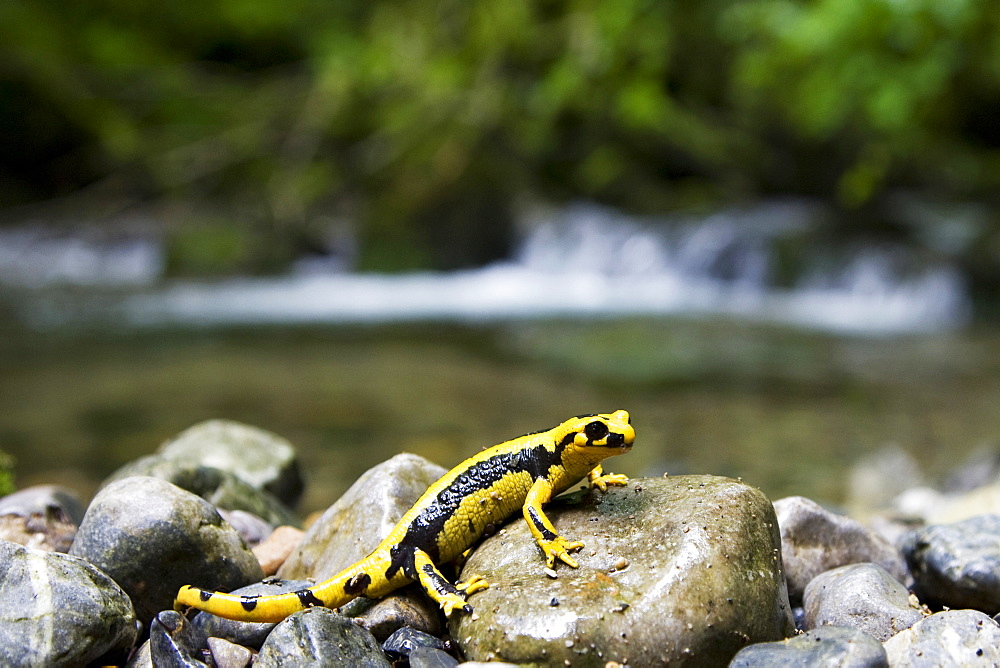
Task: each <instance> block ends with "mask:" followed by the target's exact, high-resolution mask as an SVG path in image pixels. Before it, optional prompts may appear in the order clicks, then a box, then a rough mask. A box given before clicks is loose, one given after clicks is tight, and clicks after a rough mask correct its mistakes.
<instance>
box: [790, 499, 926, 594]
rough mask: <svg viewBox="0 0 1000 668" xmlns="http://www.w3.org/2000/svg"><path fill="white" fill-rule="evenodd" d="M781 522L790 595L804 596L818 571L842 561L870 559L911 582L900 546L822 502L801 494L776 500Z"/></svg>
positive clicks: (835, 565)
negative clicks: (825, 507)
mask: <svg viewBox="0 0 1000 668" xmlns="http://www.w3.org/2000/svg"><path fill="white" fill-rule="evenodd" d="M774 511H775V513H776V514H777V516H778V526H779V527H780V528H781V553H782V556H783V558H784V560H785V574H786V575H787V577H788V597H789V599H791V602H792V603H793V604H798V603H799V602H800V601H801V600H802V594H803V592H805V589H806V585H807V584H809V581H810V580H812V579H813V578H814V577H816V576H817V575H819V574H820V573H823V572H824V571H828V570H830V569H832V568H837V567H838V566H846V565H847V564H856V563H861V562H866V561H868V562H871V563H874V564H878V565H879V566H881V567H882V568H884V569H885V570H886V571H888V572H889V575H891V576H892V577H893V578H894V579H896V580H898V581H900V582H903V583H904V584H905V583H907V581H908V578H907V575H908V574H907V571H906V565H905V564H904V562H903V557H902V555H900V553H899V551H898V550H897V549H896V548H895V547H893V546H892V545H891V544H890V543H889V542H888V541H886V540H885V539H884V538H882V537H881V536H879V535H878V534H876V533H875V532H873V531H871V530H869V529H866V528H865V527H864V526H863V525H862V524H861V523H860V522H858V521H857V520H853V519H851V518H849V517H844V516H843V515H837V514H836V513H831V512H830V511H828V510H826V509H824V508H822V507H821V506H820V505H819V504H817V503H816V502H815V501H811V500H809V499H807V498H805V497H802V496H790V497H787V498H784V499H779V500H777V501H775V502H774Z"/></svg>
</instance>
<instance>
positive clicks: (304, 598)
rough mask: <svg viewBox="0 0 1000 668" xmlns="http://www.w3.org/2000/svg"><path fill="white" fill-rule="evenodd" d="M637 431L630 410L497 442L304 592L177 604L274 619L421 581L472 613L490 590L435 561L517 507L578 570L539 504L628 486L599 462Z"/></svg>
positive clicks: (187, 591) (547, 550)
mask: <svg viewBox="0 0 1000 668" xmlns="http://www.w3.org/2000/svg"><path fill="white" fill-rule="evenodd" d="M634 441H635V430H633V429H632V425H631V423H630V420H629V414H628V412H626V411H623V410H619V411H615V412H614V413H602V414H598V415H583V416H579V417H575V418H572V419H570V420H567V421H566V422H563V423H562V424H560V425H559V426H557V427H554V428H553V429H549V430H548V431H542V432H538V433H535V434H528V435H526V436H521V437H520V438H515V439H513V440H510V441H506V442H504V443H501V444H500V445H495V446H493V447H492V448H489V449H487V450H483V451H482V452H480V453H478V454H476V455H474V456H472V457H470V458H468V459H466V460H465V461H463V462H462V463H461V464H459V465H458V466H456V467H455V468H453V469H452V470H450V471H448V473H446V474H445V475H444V476H443V477H442V478H441V479H440V480H438V481H437V482H435V483H434V484H433V485H431V486H430V487H429V488H428V489H427V491H426V492H424V494H423V495H422V496H421V497H420V499H418V500H417V502H416V503H415V504H414V505H413V507H412V508H410V509H409V510H408V511H407V512H406V514H405V515H403V517H402V519H400V521H399V523H398V524H396V526H395V527H394V528H393V529H392V531H391V532H389V535H388V536H386V537H385V539H383V540H382V542H381V543H379V544H378V547H376V548H375V549H374V550H373V551H372V552H371V554H369V555H368V556H367V557H365V558H364V559H362V560H361V561H359V562H357V563H355V564H353V565H351V566H349V567H348V568H345V569H344V570H343V571H341V572H340V573H338V574H337V575H335V576H333V577H332V578H330V579H329V580H325V581H323V582H320V583H319V584H316V585H314V586H312V587H309V588H307V589H302V590H300V591H296V592H291V593H287V594H276V595H262V596H237V595H233V594H223V593H219V592H213V591H208V590H204V589H198V588H197V587H192V586H184V587H181V589H180V591H179V592H178V593H177V599H176V601H175V604H174V605H175V607H176V608H177V609H178V610H181V609H184V608H186V607H191V608H197V609H199V610H204V611H206V612H209V613H211V614H213V615H218V616H219V617H227V618H229V619H235V620H239V621H245V622H278V621H281V620H282V619H284V618H285V617H288V616H289V615H291V614H292V613H294V612H297V611H299V610H303V609H305V608H310V607H314V606H326V607H328V608H338V607H340V606H342V605H344V604H345V603H347V602H349V601H350V600H352V599H354V598H356V597H358V596H366V597H368V598H380V597H382V596H385V595H386V594H388V593H389V592H391V591H393V590H395V589H398V588H399V587H401V586H403V585H405V584H408V583H410V582H414V581H416V582H419V583H420V585H421V586H422V587H423V588H424V590H425V591H426V592H427V594H428V595H429V596H430V597H431V598H432V599H434V600H435V601H437V602H438V604H440V606H441V608H442V609H443V610H444V612H445V614H446V615H450V614H451V613H452V612H453V611H454V610H462V611H463V612H466V613H468V612H471V611H472V607H471V606H470V605H469V604H468V603H467V602H466V598H467V597H468V595H469V594H472V593H473V592H476V591H479V590H480V589H485V588H486V587H488V586H489V585H488V584H487V583H486V582H484V581H483V580H482V579H480V578H478V577H476V578H473V579H471V580H470V581H468V582H463V583H458V584H452V583H451V582H449V581H448V580H447V579H445V577H444V576H443V575H441V572H440V571H439V570H438V569H437V566H436V565H437V564H441V563H446V562H448V561H451V560H452V559H455V558H456V557H458V556H459V555H461V554H462V553H463V552H465V551H466V550H468V549H469V548H470V547H472V546H473V545H474V544H475V543H476V541H478V540H479V539H480V538H481V537H482V536H483V533H484V532H485V531H486V528H487V527H489V526H491V525H496V524H499V523H500V522H502V521H503V520H505V519H507V518H508V517H510V516H511V515H513V514H514V513H515V512H516V511H517V510H518V509H520V510H521V512H522V514H523V515H524V519H525V521H526V522H527V523H528V528H529V529H530V530H531V534H532V535H533V536H534V538H535V541H536V542H537V543H538V546H539V547H540V548H541V550H542V553H543V554H544V556H545V563H546V565H547V566H548V567H549V568H552V567H553V566H554V565H555V560H556V559H559V560H560V561H562V562H563V563H565V564H567V565H569V566H572V567H573V568H576V567H577V563H576V561H575V560H574V559H573V558H572V557H571V556H570V554H569V553H570V552H572V551H574V550H578V549H580V548H581V547H583V543H581V542H579V541H570V540H567V539H565V538H563V537H562V536H560V535H558V534H557V533H556V530H555V527H553V526H552V522H550V521H549V518H548V517H546V515H545V512H544V511H543V510H542V507H543V506H544V505H545V504H546V503H548V502H549V501H550V500H551V499H552V498H554V497H555V496H556V495H558V494H560V493H562V492H563V491H565V490H567V489H569V488H570V487H572V486H573V485H575V484H576V483H578V482H580V481H581V480H583V479H584V478H587V479H588V480H589V482H590V484H591V485H593V486H595V487H597V488H599V489H600V490H601V491H604V490H606V489H607V486H608V485H624V484H625V483H626V482H627V480H628V479H627V478H626V477H625V476H623V475H616V474H605V473H604V472H603V470H602V468H601V461H602V460H604V459H606V458H607V457H611V456H613V455H617V454H621V453H623V452H627V451H628V450H629V449H630V448H631V447H632V443H633V442H634Z"/></svg>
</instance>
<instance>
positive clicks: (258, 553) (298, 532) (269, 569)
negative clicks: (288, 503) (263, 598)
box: [253, 525, 305, 576]
mask: <svg viewBox="0 0 1000 668" xmlns="http://www.w3.org/2000/svg"><path fill="white" fill-rule="evenodd" d="M303 536H305V532H304V531H302V529H296V528H295V527H290V526H287V525H284V526H280V527H278V528H277V529H275V530H274V531H272V532H271V535H270V536H268V537H267V538H266V539H265V540H264V541H262V542H261V543H259V544H258V545H257V546H256V547H254V548H253V553H254V556H255V557H257V561H259V562H260V567H261V570H263V571H264V575H265V576H271V575H274V574H275V573H277V572H278V569H279V568H281V565H282V564H283V563H285V560H286V559H288V555H290V554H291V553H292V552H293V551H294V550H295V548H297V547H298V546H299V543H301V542H302V537H303Z"/></svg>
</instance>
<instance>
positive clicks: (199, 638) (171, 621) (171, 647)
mask: <svg viewBox="0 0 1000 668" xmlns="http://www.w3.org/2000/svg"><path fill="white" fill-rule="evenodd" d="M207 649H208V639H207V638H206V637H205V634H203V633H202V632H201V631H199V630H198V629H196V628H194V627H193V626H192V625H191V624H190V623H189V622H188V620H187V619H186V618H185V617H184V616H182V615H181V614H180V613H179V612H174V611H173V610H164V611H163V612H161V613H159V614H158V615H156V617H153V621H152V622H151V623H150V625H149V655H150V658H151V659H152V661H153V665H154V666H156V668H207V666H208V664H207V663H205V662H204V661H202V658H204V657H205V651H206V650H207Z"/></svg>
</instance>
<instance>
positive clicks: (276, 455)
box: [158, 420, 303, 507]
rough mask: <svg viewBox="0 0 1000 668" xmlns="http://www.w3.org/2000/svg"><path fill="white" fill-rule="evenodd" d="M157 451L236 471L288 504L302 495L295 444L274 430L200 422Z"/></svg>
mask: <svg viewBox="0 0 1000 668" xmlns="http://www.w3.org/2000/svg"><path fill="white" fill-rule="evenodd" d="M158 454H159V456H160V457H162V458H164V459H173V460H177V461H183V462H188V463H197V464H200V465H202V466H208V467H211V468H216V469H222V470H223V471H228V472H230V473H235V474H236V476H237V477H239V478H240V479H241V480H244V481H245V482H247V483H248V484H249V485H250V486H252V487H253V488H255V489H260V490H264V491H265V492H268V493H269V494H271V495H273V496H274V497H275V498H277V499H278V500H279V501H281V502H282V503H285V504H286V505H288V506H289V507H294V506H295V504H296V503H298V500H299V497H301V496H302V489H303V483H302V474H301V473H300V472H299V462H298V457H297V456H296V454H295V448H294V447H293V446H292V444H291V443H289V442H288V441H287V440H285V439H283V438H281V437H280V436H278V435H277V434H272V433H270V432H268V431H264V430H263V429H258V428H257V427H251V426H249V425H245V424H240V423H239V422H232V421H230V420H208V421H206V422H200V423H198V424H196V425H194V426H193V427H190V428H189V429H187V430H185V431H183V432H181V433H180V434H179V435H178V436H177V437H176V438H174V439H173V440H172V441H169V442H167V443H164V444H163V446H162V447H160V450H159V452H158Z"/></svg>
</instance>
